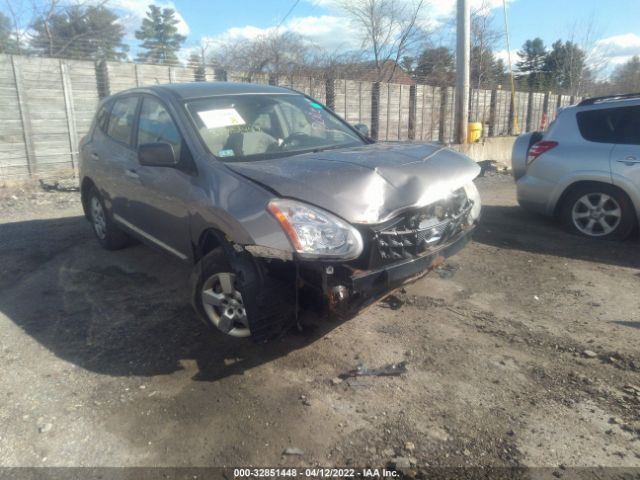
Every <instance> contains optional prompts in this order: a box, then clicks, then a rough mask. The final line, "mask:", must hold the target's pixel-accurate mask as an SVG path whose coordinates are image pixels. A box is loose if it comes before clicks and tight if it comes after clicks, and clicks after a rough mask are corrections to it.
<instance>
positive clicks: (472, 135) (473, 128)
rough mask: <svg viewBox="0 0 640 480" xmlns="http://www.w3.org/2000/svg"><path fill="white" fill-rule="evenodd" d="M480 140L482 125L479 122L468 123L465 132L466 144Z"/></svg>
mask: <svg viewBox="0 0 640 480" xmlns="http://www.w3.org/2000/svg"><path fill="white" fill-rule="evenodd" d="M480 138H482V123H481V122H469V129H468V131H467V143H476V142H477V141H478V140H480Z"/></svg>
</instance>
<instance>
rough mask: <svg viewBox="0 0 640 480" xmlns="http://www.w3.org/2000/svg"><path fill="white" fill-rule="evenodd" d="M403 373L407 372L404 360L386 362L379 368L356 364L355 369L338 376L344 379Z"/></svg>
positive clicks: (395, 375)
mask: <svg viewBox="0 0 640 480" xmlns="http://www.w3.org/2000/svg"><path fill="white" fill-rule="evenodd" d="M403 373H407V362H406V361H402V362H399V363H388V364H387V365H383V366H382V367H380V368H365V367H364V365H358V366H357V367H356V368H355V369H353V370H349V371H348V372H347V373H343V374H341V375H340V377H339V378H341V379H342V380H344V379H347V378H350V377H398V376H400V375H402V374H403ZM334 380H335V379H334Z"/></svg>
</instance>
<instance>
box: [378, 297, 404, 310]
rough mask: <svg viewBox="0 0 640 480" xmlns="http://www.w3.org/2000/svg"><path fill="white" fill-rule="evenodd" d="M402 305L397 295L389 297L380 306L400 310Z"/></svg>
mask: <svg viewBox="0 0 640 480" xmlns="http://www.w3.org/2000/svg"><path fill="white" fill-rule="evenodd" d="M402 303H403V302H402V300H400V299H399V298H398V297H396V296H395V295H389V296H388V297H386V298H385V299H384V300H382V303H381V304H380V306H385V307H386V308H390V309H391V310H398V309H399V308H400V307H402Z"/></svg>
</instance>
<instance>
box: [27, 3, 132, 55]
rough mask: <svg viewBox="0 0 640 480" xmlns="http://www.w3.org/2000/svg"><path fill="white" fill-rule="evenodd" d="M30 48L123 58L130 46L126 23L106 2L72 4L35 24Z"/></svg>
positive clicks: (70, 53) (49, 52) (37, 50)
mask: <svg viewBox="0 0 640 480" xmlns="http://www.w3.org/2000/svg"><path fill="white" fill-rule="evenodd" d="M32 29H33V32H34V33H33V37H32V39H31V42H30V46H31V48H33V49H34V50H35V51H36V52H39V53H40V54H42V55H45V56H49V57H63V58H72V59H76V60H123V59H125V58H126V56H127V53H126V52H127V50H128V49H129V47H128V46H127V45H125V44H124V43H123V41H122V40H123V38H124V33H125V32H124V27H123V26H122V25H120V24H119V23H118V16H117V15H116V14H115V13H113V12H112V11H111V10H109V9H108V8H106V7H104V6H97V7H95V6H90V7H84V6H80V5H76V6H72V7H69V8H67V9H65V10H64V11H60V12H57V13H54V14H53V15H50V16H48V17H40V18H37V19H36V20H35V22H34V23H33V25H32Z"/></svg>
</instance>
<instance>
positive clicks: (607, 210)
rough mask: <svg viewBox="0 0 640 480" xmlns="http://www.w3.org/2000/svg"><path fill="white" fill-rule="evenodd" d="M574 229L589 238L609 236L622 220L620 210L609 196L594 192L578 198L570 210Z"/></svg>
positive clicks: (614, 200)
mask: <svg viewBox="0 0 640 480" xmlns="http://www.w3.org/2000/svg"><path fill="white" fill-rule="evenodd" d="M571 219H572V220H573V224H574V225H575V227H576V228H577V229H578V230H579V231H580V232H582V233H583V234H585V235H588V236H590V237H602V236H605V235H608V234H610V233H611V232H613V231H614V230H615V229H616V228H618V225H620V221H621V220H622V209H621V208H620V205H619V204H618V202H617V201H616V199H615V198H613V197H612V196H611V195H607V194H606V193H601V192H594V193H588V194H586V195H583V196H582V197H580V198H579V199H578V200H577V201H576V203H575V204H574V205H573V208H572V209H571Z"/></svg>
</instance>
